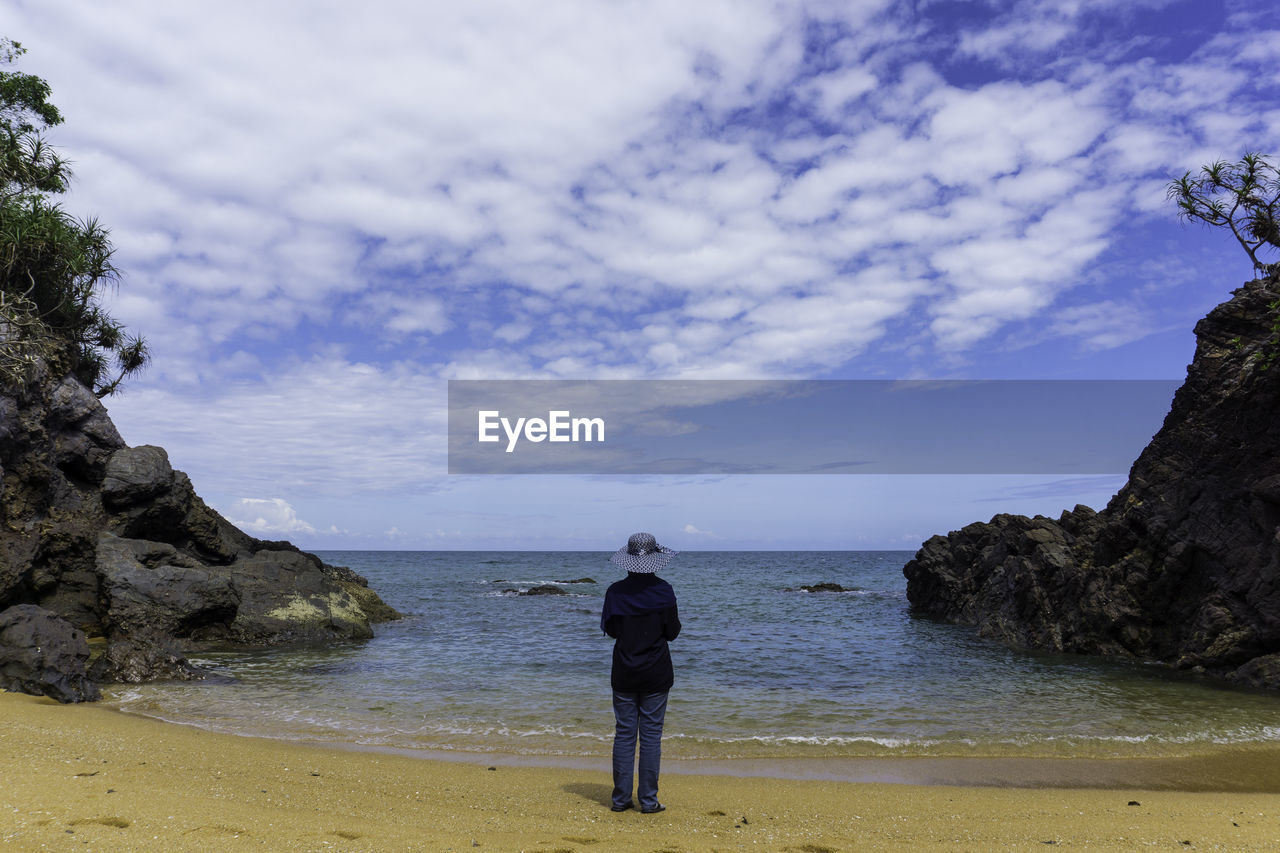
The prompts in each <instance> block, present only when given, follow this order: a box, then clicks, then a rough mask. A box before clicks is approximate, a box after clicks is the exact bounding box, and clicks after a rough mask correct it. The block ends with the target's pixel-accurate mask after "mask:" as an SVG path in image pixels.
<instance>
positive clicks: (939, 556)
mask: <svg viewBox="0 0 1280 853" xmlns="http://www.w3.org/2000/svg"><path fill="white" fill-rule="evenodd" d="M1195 331H1196V337H1197V346H1196V353H1195V358H1194V360H1193V362H1192V364H1191V365H1190V367H1189V368H1188V370H1187V379H1186V382H1185V383H1184V384H1183V385H1182V387H1181V388H1180V389H1179V390H1178V392H1177V394H1176V395H1175V396H1174V400H1173V405H1172V408H1171V410H1170V412H1169V414H1168V416H1167V417H1166V418H1165V421H1164V425H1163V426H1162V427H1161V429H1160V431H1159V432H1158V433H1157V434H1156V436H1155V437H1154V438H1153V439H1152V441H1151V443H1150V444H1149V445H1148V446H1147V448H1146V449H1145V450H1144V451H1143V452H1142V454H1141V455H1140V456H1139V458H1138V460H1137V461H1136V462H1135V463H1134V464H1133V467H1132V469H1131V471H1130V474H1129V480H1128V483H1127V484H1126V485H1125V486H1124V488H1123V489H1121V490H1120V492H1119V493H1117V494H1116V496H1115V497H1114V498H1112V499H1111V502H1110V503H1109V504H1108V505H1107V507H1106V508H1105V509H1103V510H1102V511H1101V512H1097V513H1095V512H1094V511H1093V510H1091V509H1089V508H1088V507H1083V506H1077V507H1076V508H1075V509H1073V510H1070V511H1068V512H1064V513H1063V514H1062V516H1061V517H1060V518H1058V519H1056V520H1055V519H1050V518H1045V517H1043V516H1037V517H1035V518H1026V517H1024V516H1013V515H997V516H996V517H994V518H993V519H991V521H990V522H989V523H986V524H983V523H976V524H971V525H969V526H968V527H965V528H963V529H961V530H958V531H954V532H952V533H949V534H947V535H946V536H934V537H933V538H931V539H929V540H928V541H927V542H925V543H924V545H923V547H921V549H920V550H919V552H917V554H916V555H915V558H914V559H912V560H911V562H909V563H908V564H907V565H906V566H905V567H904V569H903V573H904V574H905V575H906V577H907V597H908V599H909V600H910V602H911V604H912V607H913V609H914V611H915V612H917V613H919V614H922V615H926V616H930V617H934V618H938V619H943V620H946V621H950V622H958V623H963V624H969V625H974V626H976V627H977V629H978V631H979V633H981V634H982V635H984V636H987V637H992V638H995V639H1000V640H1003V641H1006V642H1009V643H1013V644H1016V645H1019V646H1025V647H1033V648H1043V649H1052V650H1056V651H1065V652H1080V653H1088V654H1104V655H1122V656H1131V657H1137V658H1142V659H1148V660H1154V661H1159V662H1163V663H1166V664H1169V665H1172V666H1176V667H1180V668H1189V669H1195V670H1197V671H1204V672H1208V673H1211V674H1214V675H1218V676H1222V677H1225V678H1227V679H1229V680H1233V681H1236V682H1239V683H1242V684H1248V685H1252V686H1260V687H1267V688H1272V689H1280V284H1278V283H1277V282H1276V281H1275V280H1258V281H1253V282H1250V283H1249V284H1247V285H1245V286H1244V287H1243V288H1241V289H1239V290H1237V291H1235V295H1234V297H1233V298H1232V299H1231V300H1230V301H1228V302H1225V303H1223V304H1222V305H1219V306H1218V307H1217V308H1215V309H1214V310H1213V311H1212V312H1210V314H1209V315H1208V316H1206V317H1205V318H1204V319H1203V320H1201V321H1200V323H1199V324H1197V326H1196V330H1195ZM1099 416H1100V417H1105V413H1099Z"/></svg>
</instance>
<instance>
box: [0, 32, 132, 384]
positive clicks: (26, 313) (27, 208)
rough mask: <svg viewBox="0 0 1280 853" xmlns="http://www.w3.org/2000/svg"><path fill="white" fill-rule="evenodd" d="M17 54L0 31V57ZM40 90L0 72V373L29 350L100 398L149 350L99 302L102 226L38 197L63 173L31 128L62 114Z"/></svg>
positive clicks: (112, 281) (61, 184)
mask: <svg viewBox="0 0 1280 853" xmlns="http://www.w3.org/2000/svg"><path fill="white" fill-rule="evenodd" d="M24 52H25V51H24V50H23V48H22V46H21V45H19V44H18V43H17V42H13V41H10V40H8V39H0V65H3V64H10V63H12V62H13V61H14V59H16V58H17V57H19V56H21V55H22V54H23V53H24ZM49 93H50V90H49V86H48V84H47V83H45V81H44V80H41V79H40V78H39V77H34V76H32V75H30V74H22V73H20V72H14V71H0V297H2V298H0V379H5V380H8V381H10V382H13V381H18V380H20V379H22V377H23V376H24V375H25V370H27V369H29V367H30V366H31V365H32V364H33V363H34V361H35V360H36V359H37V357H38V358H43V359H44V360H46V361H50V362H52V363H53V365H54V366H55V367H56V368H62V369H66V370H70V371H72V372H73V373H75V374H76V376H77V377H79V378H80V380H81V381H83V382H84V383H85V384H86V385H88V386H89V387H91V388H93V389H94V391H95V393H97V394H98V396H100V397H101V396H106V395H108V394H112V393H114V392H115V391H116V390H118V389H119V387H120V384H121V382H122V381H123V380H124V379H125V377H127V376H129V375H130V374H133V373H135V372H137V371H138V370H140V369H142V367H143V366H145V365H146V363H147V361H148V359H149V354H148V352H147V345H146V342H145V341H143V340H142V339H141V338H139V337H137V336H133V335H128V334H126V333H125V332H124V329H123V327H122V326H121V325H120V324H119V323H117V322H116V321H115V320H113V319H112V318H111V317H110V316H109V315H108V314H107V313H106V312H105V311H104V310H103V309H102V307H101V306H100V304H99V299H100V296H101V294H102V291H103V290H104V289H105V288H108V287H114V286H117V285H118V282H119V273H118V272H117V270H116V268H115V267H114V266H113V265H112V263H111V256H112V253H113V252H114V248H113V247H112V245H111V241H110V239H109V234H108V232H107V230H106V229H105V228H103V227H102V225H101V224H99V223H98V221H97V220H96V219H93V218H88V219H76V218H75V217H73V216H71V215H70V214H69V213H67V212H66V211H65V210H63V209H62V207H61V206H60V205H58V204H56V203H53V202H51V201H50V200H49V198H48V196H49V195H50V194H53V193H61V192H64V191H65V190H66V188H67V185H68V183H69V181H70V179H71V173H70V170H69V168H68V166H67V162H66V160H64V159H63V158H62V157H60V156H59V155H58V153H57V152H56V151H54V150H53V149H52V148H50V147H49V146H48V144H47V143H46V142H45V141H44V139H43V137H42V136H41V133H42V131H43V130H44V129H46V128H48V127H50V126H52V125H55V124H59V123H61V122H62V115H61V114H60V113H59V112H58V110H57V108H56V107H54V106H53V105H52V104H50V103H49V100H48V98H49Z"/></svg>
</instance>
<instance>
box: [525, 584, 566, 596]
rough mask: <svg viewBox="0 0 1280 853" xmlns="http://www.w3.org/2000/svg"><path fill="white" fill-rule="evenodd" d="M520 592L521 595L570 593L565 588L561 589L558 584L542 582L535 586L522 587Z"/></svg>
mask: <svg viewBox="0 0 1280 853" xmlns="http://www.w3.org/2000/svg"><path fill="white" fill-rule="evenodd" d="M519 594H520V595H568V594H569V593H567V592H565V591H564V590H563V589H561V588H560V587H558V586H552V585H551V584H542V585H541V586H534V587H530V588H529V589H522V590H520V593H519Z"/></svg>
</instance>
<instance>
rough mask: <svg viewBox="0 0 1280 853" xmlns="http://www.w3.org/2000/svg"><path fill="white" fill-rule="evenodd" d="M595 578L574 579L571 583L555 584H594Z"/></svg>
mask: <svg viewBox="0 0 1280 853" xmlns="http://www.w3.org/2000/svg"><path fill="white" fill-rule="evenodd" d="M595 582H596V579H595V578H574V579H573V580H571V581H556V583H595Z"/></svg>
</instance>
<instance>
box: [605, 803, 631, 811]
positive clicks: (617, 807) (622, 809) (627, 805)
mask: <svg viewBox="0 0 1280 853" xmlns="http://www.w3.org/2000/svg"><path fill="white" fill-rule="evenodd" d="M635 807H636V806H635V803H627V804H626V805H625V806H609V810H610V811H615V812H625V811H626V810H627V809H634V808H635Z"/></svg>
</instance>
